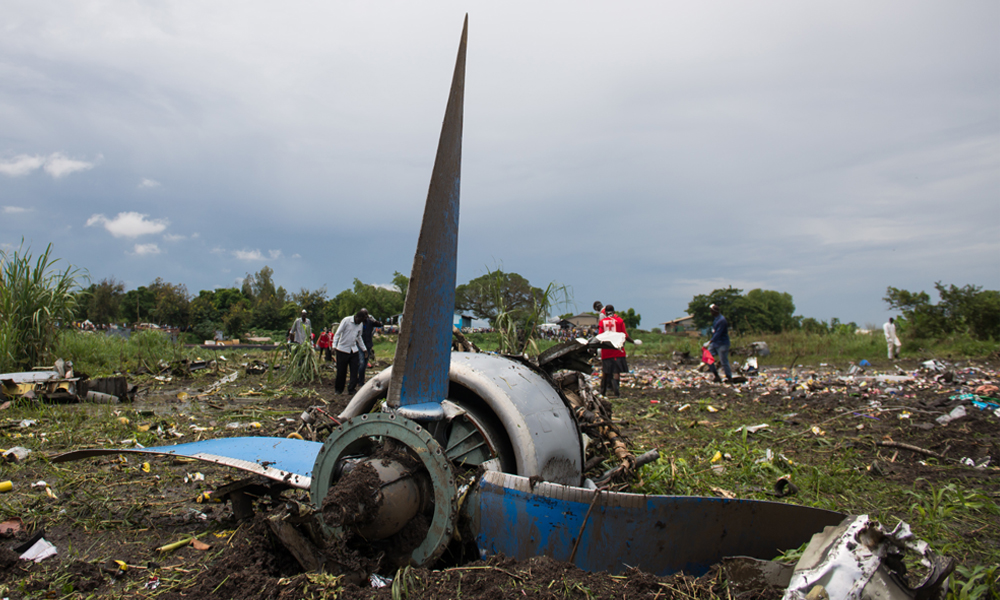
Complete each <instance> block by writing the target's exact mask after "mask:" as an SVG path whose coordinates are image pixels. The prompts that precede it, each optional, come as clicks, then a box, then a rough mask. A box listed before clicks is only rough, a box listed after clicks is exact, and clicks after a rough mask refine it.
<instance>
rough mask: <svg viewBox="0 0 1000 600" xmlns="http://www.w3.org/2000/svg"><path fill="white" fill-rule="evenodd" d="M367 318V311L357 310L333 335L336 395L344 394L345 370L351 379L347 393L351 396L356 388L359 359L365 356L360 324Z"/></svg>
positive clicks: (362, 329)
mask: <svg viewBox="0 0 1000 600" xmlns="http://www.w3.org/2000/svg"><path fill="white" fill-rule="evenodd" d="M367 318H368V311H367V310H365V309H363V308H362V309H361V310H359V311H358V312H357V313H355V314H354V316H348V317H344V318H343V320H341V321H340V325H339V326H338V327H337V333H335V334H334V335H333V348H334V350H335V351H336V352H337V379H336V380H334V383H333V389H334V391H335V392H337V393H338V394H342V393H344V380H345V379H347V370H348V369H350V371H351V379H350V381H349V382H347V393H348V394H353V393H354V391H355V390H357V388H358V371H359V370H360V367H361V357H362V356H364V355H365V351H366V350H367V348H365V342H364V340H363V339H361V335H362V333H363V331H364V328H363V327H362V324H363V323H364V321H365V319H367Z"/></svg>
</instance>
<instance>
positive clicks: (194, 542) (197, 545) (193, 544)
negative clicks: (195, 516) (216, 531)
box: [191, 538, 212, 552]
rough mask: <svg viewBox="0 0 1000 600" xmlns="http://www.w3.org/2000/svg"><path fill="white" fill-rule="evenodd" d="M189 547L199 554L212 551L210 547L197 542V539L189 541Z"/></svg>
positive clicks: (199, 541)
mask: <svg viewBox="0 0 1000 600" xmlns="http://www.w3.org/2000/svg"><path fill="white" fill-rule="evenodd" d="M191 547H192V548H194V549H195V550H198V551H201V552H204V551H206V550H211V549H212V546H210V545H209V544H206V543H205V542H203V541H201V540H199V539H198V538H194V539H192V540H191Z"/></svg>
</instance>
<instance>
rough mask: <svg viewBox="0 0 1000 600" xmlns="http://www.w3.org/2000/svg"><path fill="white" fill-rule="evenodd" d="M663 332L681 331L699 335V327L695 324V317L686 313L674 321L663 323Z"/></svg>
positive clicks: (686, 333)
mask: <svg viewBox="0 0 1000 600" xmlns="http://www.w3.org/2000/svg"><path fill="white" fill-rule="evenodd" d="M661 324H662V325H663V333H680V334H683V335H698V328H697V327H695V326H694V317H693V316H691V315H686V316H683V317H680V318H678V319H674V320H673V321H667V322H666V323H661Z"/></svg>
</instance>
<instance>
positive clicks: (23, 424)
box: [18, 419, 38, 429]
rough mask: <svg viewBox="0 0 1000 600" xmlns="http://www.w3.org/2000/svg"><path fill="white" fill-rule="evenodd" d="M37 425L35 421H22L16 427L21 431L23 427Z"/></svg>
mask: <svg viewBox="0 0 1000 600" xmlns="http://www.w3.org/2000/svg"><path fill="white" fill-rule="evenodd" d="M37 424H38V421H36V420H35V419H24V420H23V421H21V422H20V423H19V424H18V427H21V428H22V429H23V428H25V427H31V426H32V425H37Z"/></svg>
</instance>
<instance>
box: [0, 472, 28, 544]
mask: <svg viewBox="0 0 1000 600" xmlns="http://www.w3.org/2000/svg"><path fill="white" fill-rule="evenodd" d="M4 483H7V482H4ZM23 529H24V521H22V520H21V517H14V518H13V519H7V520H6V521H4V522H3V523H0V535H2V536H7V537H12V536H15V535H17V534H18V533H20V532H21V530H23Z"/></svg>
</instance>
